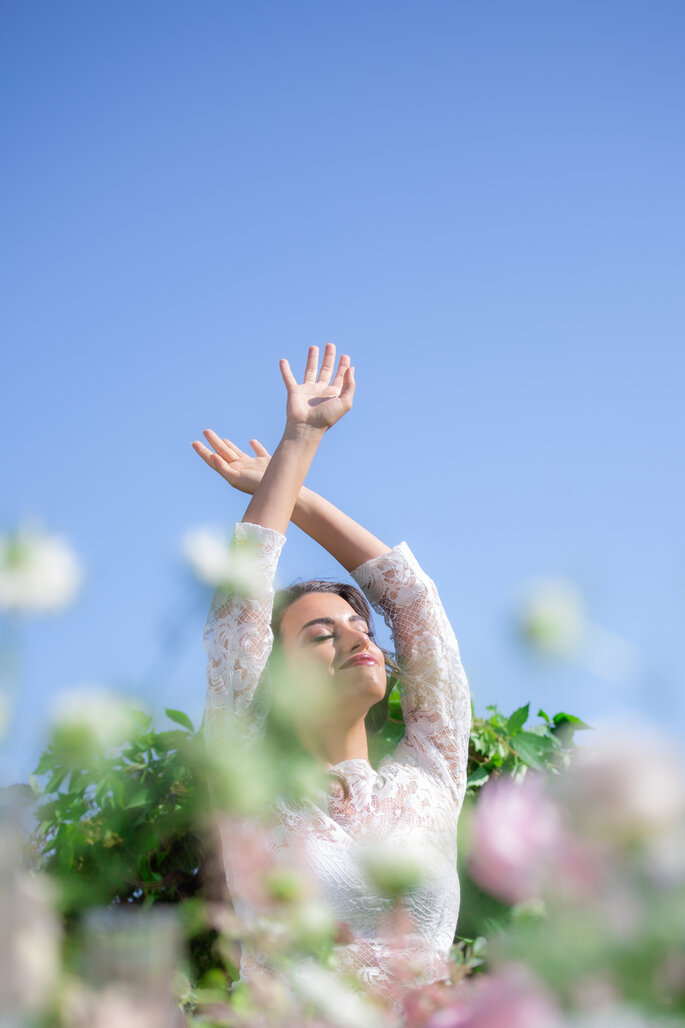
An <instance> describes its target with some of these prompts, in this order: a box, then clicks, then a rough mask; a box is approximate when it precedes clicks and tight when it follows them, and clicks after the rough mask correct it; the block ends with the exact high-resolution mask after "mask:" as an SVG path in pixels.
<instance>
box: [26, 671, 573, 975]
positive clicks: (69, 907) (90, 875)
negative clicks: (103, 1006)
mask: <svg viewBox="0 0 685 1028" xmlns="http://www.w3.org/2000/svg"><path fill="white" fill-rule="evenodd" d="M487 709H488V711H489V716H488V717H487V718H481V717H474V718H473V725H472V731H471V744H470V751H469V765H468V792H469V793H470V794H471V795H476V794H477V792H478V790H479V789H480V787H481V786H482V785H483V784H484V782H486V781H487V779H488V778H489V777H490V776H491V775H497V774H500V773H502V772H510V773H520V771H521V770H522V769H523V768H525V767H531V768H548V769H552V770H558V769H560V768H561V767H563V766H564V765H565V763H566V762H567V760H568V752H569V747H570V746H571V745H572V738H573V732H574V731H575V730H577V729H581V728H586V727H587V726H586V725H584V724H583V722H581V721H580V720H579V719H578V718H575V717H573V716H571V715H568V714H556V715H555V716H554V717H552V718H550V717H548V716H547V715H546V714H545V713H544V711H540V712H539V713H540V717H542V719H543V720H542V722H541V724H539V725H536V726H533V727H530V728H528V729H526V728H525V727H524V726H525V725H526V724H527V722H528V716H529V706H528V705H526V706H525V707H520V708H519V709H518V710H515V711H514V713H513V714H511V715H510V716H509V717H505V716H504V715H503V714H501V713H500V712H499V711H498V710H497V708H496V707H495V706H491V707H488V708H487ZM166 714H167V716H168V718H169V720H170V721H171V722H172V723H173V724H174V725H175V726H177V727H174V728H173V729H170V730H163V731H156V730H155V729H154V728H153V726H152V721H151V718H150V717H149V716H148V715H147V714H144V713H143V712H141V711H130V715H131V718H130V726H129V730H128V738H127V739H126V740H125V742H124V743H123V744H122V745H118V746H113V747H109V748H107V747H106V746H101V745H94V744H93V740H92V738H90V737H89V736H88V735H87V734H85V735H84V734H83V733H80V732H79V731H74V730H68V731H65V730H64V729H61V730H58V731H56V732H55V735H54V736H53V738H52V739H51V741H50V743H49V745H48V746H47V748H46V750H45V751H44V753H43V754H42V756H41V758H40V761H39V763H38V766H37V767H36V769H35V772H34V774H33V775H32V776H31V786H32V790H33V793H34V795H35V796H36V799H37V802H36V808H35V815H36V821H37V827H36V829H35V832H34V834H33V837H32V840H31V844H30V853H29V855H30V859H31V863H32V864H33V866H34V867H40V868H42V869H45V870H47V871H48V872H49V873H50V874H51V876H52V877H53V878H54V879H56V881H57V883H58V886H59V896H60V901H61V910H62V913H63V915H64V917H65V920H66V924H67V926H68V927H70V926H72V925H73V924H75V922H76V921H77V920H78V917H79V915H80V914H81V913H82V912H83V911H84V910H86V909H88V908H90V907H93V906H103V905H108V904H112V903H114V904H121V903H137V904H143V905H147V904H151V903H173V904H181V905H182V912H183V921H184V925H185V930H186V933H187V938H188V944H189V949H190V954H191V979H192V985H193V986H195V984H196V983H198V982H199V981H201V980H203V978H204V976H206V974H207V973H208V972H210V971H213V970H216V971H217V973H220V974H221V975H222V976H223V977H224V978H226V979H229V980H230V978H234V977H236V975H237V971H236V967H235V960H233V961H232V960H231V958H230V957H226V954H225V953H222V951H221V950H220V948H219V947H217V946H216V945H215V942H216V938H217V933H216V931H214V929H213V928H212V927H211V926H210V925H209V923H208V919H207V917H206V916H205V913H204V900H205V899H207V898H208V896H207V893H206V891H205V893H204V894H203V893H202V891H201V886H202V883H203V877H205V875H204V871H205V869H206V868H207V867H209V866H211V865H210V862H209V860H208V859H207V858H208V857H210V856H211V852H212V844H213V835H212V834H211V833H210V832H208V831H207V830H206V829H205V827H204V826H205V825H206V824H207V823H208V821H209V814H210V812H211V809H212V802H211V799H210V792H211V793H212V795H214V796H215V797H216V795H218V794H219V793H220V792H221V793H223V794H225V795H226V796H228V798H229V803H232V800H231V797H233V798H235V797H234V796H233V794H234V793H235V791H236V789H238V790H240V788H243V787H241V786H240V781H241V780H244V779H245V774H246V772H247V777H248V779H249V780H252V779H254V777H255V775H254V773H253V772H254V768H252V765H250V767H249V768H248V767H247V766H246V765H245V763H244V760H245V759H247V758H246V757H245V755H243V756H242V757H241V756H239V754H234V757H233V758H232V760H233V763H235V765H236V769H235V772H234V769H233V765H232V763H231V762H230V761H229V762H228V763H226V762H224V764H223V765H222V767H221V768H219V769H218V771H217V767H216V766H213V765H212V764H211V761H210V759H209V756H208V752H207V748H206V746H205V743H204V738H203V734H202V732H197V733H196V732H195V730H194V726H193V724H192V722H191V720H190V718H189V717H188V716H187V715H186V714H184V713H183V712H182V711H179V710H171V709H168V710H167V711H166ZM276 727H277V728H278V727H279V723H278V722H277V724H276ZM279 730H280V729H279ZM403 734H404V721H403V718H402V708H401V685H400V684H397V685H396V686H395V687H394V688H393V690H392V692H391V694H390V696H389V698H388V703H387V715H386V719H385V723H384V724H383V725H382V726H381V727H380V729H379V730H377V731H376V732H373V733H370V752H371V759H372V762H373V763H377V762H378V761H379V760H380V759H382V757H383V756H385V755H386V754H388V753H391V752H392V751H393V750H394V749H395V747H396V745H397V743H398V741H399V740H400V739H401V738H402V736H403ZM279 740H280V736H279V735H278V733H276V741H275V745H276V749H275V750H274V752H275V753H276V754H279V753H280V750H282V749H283V747H284V746H285V745H286V743H288V739H287V738H286V739H284V740H280V741H279ZM225 757H226V754H224V760H225ZM255 759H256V760H257V761H261V762H262V764H263V763H264V762H263V759H262V756H261V755H259V754H258V755H257V757H256V758H255ZM280 759H281V764H280V765H279V767H281V768H283V767H284V766H285V765H284V764H283V755H282V754H281V757H280ZM298 767H299V765H298ZM227 769H228V770H227ZM238 771H239V772H240V773H238ZM263 771H264V774H265V775H266V780H265V783H264V784H265V786H268V787H269V789H271V787H272V786H274V783H273V781H271V779H270V777H269V775H268V769H267V768H266V767H263ZM291 771H292V769H291ZM281 773H282V772H281V771H279V774H281ZM298 773H299V772H298ZM232 777H233V778H235V781H233V782H228V784H226V783H227V780H228V779H231V778H232ZM40 779H42V780H43V781H42V783H41V781H40ZM236 783H237V784H236ZM282 784H284V785H285V784H286V780H285V778H283V780H282ZM274 787H275V786H274ZM243 791H244V789H243ZM243 799H247V797H243ZM236 809H237V810H240V809H242V808H241V807H240V804H238V805H237V806H236ZM465 894H466V895H468V885H467V886H466V888H465ZM462 930H463V929H462ZM466 930H467V931H468V932H469V934H472V935H473V936H474V937H476V936H478V935H480V934H482V923H481V924H479V923H477V919H476V923H469V924H468V927H467V929H466ZM471 956H472V957H473V959H474V960H475V959H476V958H475V955H473V954H472V955H471ZM469 959H471V957H469Z"/></svg>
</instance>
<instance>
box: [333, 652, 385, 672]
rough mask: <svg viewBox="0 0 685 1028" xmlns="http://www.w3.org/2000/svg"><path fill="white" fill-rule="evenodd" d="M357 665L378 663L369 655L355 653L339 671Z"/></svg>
mask: <svg viewBox="0 0 685 1028" xmlns="http://www.w3.org/2000/svg"><path fill="white" fill-rule="evenodd" d="M359 664H378V661H377V660H376V658H375V657H374V656H373V655H372V654H371V653H355V655H354V656H353V657H350V659H349V660H346V661H345V663H344V664H343V666H342V667H341V668H340V670H341V671H344V670H345V668H348V667H357V665H359Z"/></svg>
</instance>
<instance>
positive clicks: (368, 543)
mask: <svg viewBox="0 0 685 1028" xmlns="http://www.w3.org/2000/svg"><path fill="white" fill-rule="evenodd" d="M318 363H319V350H318V347H316V346H312V347H310V348H309V352H308V355H307V362H306V366H305V373H304V378H303V381H302V382H301V383H299V384H298V382H297V381H296V379H295V377H294V375H293V373H292V371H291V370H290V365H289V364H288V362H287V360H281V362H280V369H281V375H282V377H283V382H284V384H285V388H286V423H285V428H284V431H283V436H282V438H281V441H280V442H279V444H278V446H277V447H276V450H275V451H274V454H273V456H272V457H270V456H269V454H268V453H267V451H266V449H265V448H264V447H263V446H262V444H261V443H260V442H259V441H258V440H257V439H252V440H251V441H250V445H251V447H252V449H253V450H254V456H252V455H249V454H247V453H244V452H243V451H242V450H240V449H239V448H238V447H237V446H236V445H235V444H234V443H232V442H231V441H230V440H229V439H225V438H222V437H220V436H218V435H217V434H216V433H215V432H213V431H212V430H211V429H207V430H206V431H205V432H204V436H205V439H206V440H207V442H208V443H209V445H210V446H211V447H212V450H210V449H208V448H207V446H205V445H204V444H203V443H201V442H199V441H198V440H195V441H194V442H193V443H192V446H193V449H194V450H195V452H196V453H197V454H198V455H199V456H200V457H202V459H203V460H204V461H205V463H206V464H208V465H209V467H211V468H212V469H213V470H214V471H216V472H217V473H218V474H220V475H221V476H222V477H223V478H224V479H225V480H226V481H227V482H228V483H229V485H231V486H233V488H235V489H238V490H240V491H241V492H245V493H248V494H250V495H251V496H252V499H251V500H250V503H249V504H248V507H247V510H246V511H245V515H244V517H243V521H247V522H250V523H251V524H256V525H262V526H263V527H265V528H273V529H275V530H276V531H279V532H282V533H283V534H285V532H286V529H287V527H288V525H289V523H290V521H291V520H292V521H293V522H294V523H295V524H297V525H298V526H299V527H300V528H302V529H303V531H305V532H306V533H307V534H308V535H310V536H311V537H312V538H313V539H315V540H316V541H317V542H318V543H320V545H321V546H323V547H324V548H325V549H326V550H327V551H328V552H329V553H330V554H332V556H333V557H335V559H336V560H337V561H338V562H339V563H340V564H342V566H343V567H344V568H345V569H346V570H347V571H353V570H354V569H355V568H357V567H359V565H360V564H363V563H364V562H365V561H367V560H371V559H372V558H374V557H378V556H381V555H382V554H384V553H387V552H388V549H389V547H388V546H387V545H386V544H385V543H383V542H381V540H380V539H377V538H376V536H374V535H372V534H371V533H370V532H369V531H367V529H365V528H364V527H363V526H362V525H360V524H358V523H357V522H356V521H354V520H353V519H352V518H350V517H348V516H347V515H346V514H344V513H343V512H342V511H341V510H339V509H338V508H337V507H335V506H334V505H333V504H332V503H329V502H328V501H327V500H325V499H324V498H323V497H321V496H319V495H318V494H317V493H315V492H313V491H312V490H310V489H307V488H306V487H305V486H304V480H305V477H306V475H307V472H308V470H309V467H310V465H311V462H312V460H313V459H314V456H315V454H316V452H317V450H318V447H319V445H320V443H321V440H322V439H323V436H324V434H325V433H326V432H327V431H328V429H330V428H332V426H333V425H334V424H336V422H338V421H339V420H340V419H341V418H342V417H343V416H344V415H345V414H346V413H347V412H348V411H349V410H350V408H351V407H352V399H353V396H354V390H355V380H354V369H353V368H352V367H351V365H350V359H349V357H348V356H347V354H343V356H342V357H341V358H340V361H339V363H338V368H337V371H335V374H334V370H335V346H334V345H333V344H332V343H327V344H326V347H325V350H324V355H323V361H322V364H321V369H320V370H319V371H318V374H317V369H318ZM336 600H337V601H339V604H336V608H335V610H334V609H333V607H332V606H331V601H336ZM341 605H342V606H341ZM343 607H344V608H346V609H343ZM303 611H304V612H305V613H303ZM350 612H351V614H352V615H354V611H353V609H352V607H350V606H349V604H348V603H347V601H346V600H343V599H342V597H336V596H334V595H333V594H329V593H308V594H306V595H305V596H302V597H300V598H299V599H298V600H296V601H295V603H293V604H291V606H290V607H288V609H287V610H286V612H285V614H284V616H283V620H282V623H281V633H282V638H283V642H284V646H285V648H286V649H287V652H288V656H289V659H291V660H293V661H294V662H295V663H297V662H299V661H303V660H306V661H308V662H309V666H316V667H317V668H318V669H319V671H320V672H321V674H322V677H324V678H326V679H327V680H328V681H329V684H332V685H333V686H334V687H336V686H337V684H338V683H340V685H341V686H342V689H341V693H340V695H341V697H342V698H341V699H340V700H339V701H338V703H337V704H334V706H333V710H332V712H331V717H330V718H329V719H328V720H327V721H325V722H322V721H319V722H318V723H317V724H316V725H312V726H310V731H309V742H308V744H309V748H310V749H311V750H312V752H313V753H314V754H315V755H316V756H318V757H319V758H320V759H321V760H322V761H323V762H324V763H325V764H327V765H328V766H334V765H335V764H338V763H340V762H341V761H343V760H349V759H354V758H362V759H365V760H368V745H367V739H366V731H365V728H364V717H365V716H366V714H367V713H368V710H369V708H370V707H371V706H372V705H373V704H374V703H376V702H377V701H378V700H379V699H382V697H383V694H384V692H385V672H384V662H383V659H382V655H381V657H380V659H379V665H378V671H375V670H374V669H373V667H372V666H371V665H360V666H357V667H354V668H352V669H345V670H343V669H342V668H341V666H340V665H341V664H342V663H344V659H347V657H348V656H353V655H354V654H355V653H359V652H363V651H365V650H368V652H369V653H372V654H375V653H376V652H378V654H380V650H379V649H378V647H377V646H375V644H374V643H373V642H372V641H371V640H370V639H369V637H368V635H367V634H366V633H364V632H362V631H361V630H360V627H359V622H356V623H355V622H354V621H353V620H352V618H351V616H350ZM309 615H311V616H309ZM355 616H356V615H355ZM316 617H330V618H331V619H332V622H333V624H332V625H321V626H319V627H318V628H317V629H311V630H310V629H308V630H306V631H305V633H304V636H307V635H310V634H311V631H315V632H316V633H318V635H319V636H324V635H329V634H330V635H331V636H332V638H331V639H325V640H324V639H320V640H319V641H318V642H312V641H307V642H304V641H303V638H302V636H300V632H301V629H302V626H303V625H304V624H305V623H306V622H307V621H309V620H312V618H316ZM364 640H365V641H364ZM346 655H347V656H346ZM343 658H344V659H343ZM312 662H313V665H312ZM381 679H382V686H383V689H382V691H381Z"/></svg>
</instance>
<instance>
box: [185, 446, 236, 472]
mask: <svg viewBox="0 0 685 1028" xmlns="http://www.w3.org/2000/svg"><path fill="white" fill-rule="evenodd" d="M190 445H191V446H192V448H193V449H194V450H195V453H197V454H199V455H200V457H202V459H203V461H204V462H205V464H209V466H210V468H212V470H213V471H218V472H219V474H220V475H223V477H224V478H225V479H227V480H228V479H229V477H230V476H231V474H232V470H231V465H230V464H229V463H227V462H226V461H225V460H224V459H223V457H220V456H219V454H218V453H212V451H211V450H208V449H207V447H206V446H203V444H202V443H200V442H198V441H197V440H195V441H194V442H192V443H191V444H190Z"/></svg>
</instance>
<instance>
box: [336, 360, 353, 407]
mask: <svg viewBox="0 0 685 1028" xmlns="http://www.w3.org/2000/svg"><path fill="white" fill-rule="evenodd" d="M355 385H356V383H355V381H354V368H352V367H349V368H347V369H346V371H345V377H344V379H343V386H342V389H341V390H340V399H341V400H342V402H343V403H344V405H345V406H346V407H347V409H348V410H349V409H350V407H351V406H352V397H353V396H354V390H355Z"/></svg>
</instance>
